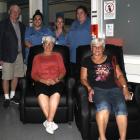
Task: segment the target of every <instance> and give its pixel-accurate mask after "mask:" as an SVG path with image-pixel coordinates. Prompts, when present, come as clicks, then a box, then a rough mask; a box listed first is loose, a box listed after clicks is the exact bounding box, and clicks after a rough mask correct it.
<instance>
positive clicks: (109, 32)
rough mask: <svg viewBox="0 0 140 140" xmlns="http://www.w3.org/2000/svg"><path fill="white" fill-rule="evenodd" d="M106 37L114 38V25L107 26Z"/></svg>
mask: <svg viewBox="0 0 140 140" xmlns="http://www.w3.org/2000/svg"><path fill="white" fill-rule="evenodd" d="M106 36H108V37H109V36H110V37H111V36H114V24H106Z"/></svg>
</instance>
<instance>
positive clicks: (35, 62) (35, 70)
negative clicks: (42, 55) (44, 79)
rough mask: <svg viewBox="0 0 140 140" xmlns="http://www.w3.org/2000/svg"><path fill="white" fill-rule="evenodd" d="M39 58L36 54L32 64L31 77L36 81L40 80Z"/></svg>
mask: <svg viewBox="0 0 140 140" xmlns="http://www.w3.org/2000/svg"><path fill="white" fill-rule="evenodd" d="M38 65H39V60H38V57H36V56H35V58H34V60H33V64H32V71H31V77H32V79H33V80H35V81H40V77H39V74H38V68H39V66H38Z"/></svg>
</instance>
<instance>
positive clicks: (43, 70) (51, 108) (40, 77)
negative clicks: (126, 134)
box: [31, 36, 66, 134]
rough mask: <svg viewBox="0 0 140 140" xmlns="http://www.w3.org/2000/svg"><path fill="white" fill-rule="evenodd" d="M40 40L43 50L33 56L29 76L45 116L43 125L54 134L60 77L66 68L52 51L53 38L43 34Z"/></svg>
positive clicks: (60, 89)
mask: <svg viewBox="0 0 140 140" xmlns="http://www.w3.org/2000/svg"><path fill="white" fill-rule="evenodd" d="M42 42H43V48H44V52H43V53H41V54H38V55H36V56H35V58H34V60H33V65H32V72H31V76H32V79H33V80H34V81H35V83H34V89H35V93H36V96H37V99H38V102H39V105H40V107H41V109H42V111H43V113H44V115H45V118H46V121H45V122H44V123H43V125H44V126H45V128H46V131H47V132H48V133H49V134H54V131H55V130H56V129H58V125H57V124H56V123H54V121H53V119H54V116H55V113H56V110H57V107H58V104H59V101H60V97H61V94H62V91H63V88H64V83H63V82H62V79H63V77H64V76H65V73H66V69H65V66H64V62H63V58H62V56H61V55H60V54H59V53H56V52H53V47H54V43H55V38H54V37H52V36H44V37H43V39H42Z"/></svg>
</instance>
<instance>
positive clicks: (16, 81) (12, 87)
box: [11, 77, 18, 91]
mask: <svg viewBox="0 0 140 140" xmlns="http://www.w3.org/2000/svg"><path fill="white" fill-rule="evenodd" d="M17 83H18V78H17V77H15V78H14V79H13V80H12V81H11V91H16V87H17Z"/></svg>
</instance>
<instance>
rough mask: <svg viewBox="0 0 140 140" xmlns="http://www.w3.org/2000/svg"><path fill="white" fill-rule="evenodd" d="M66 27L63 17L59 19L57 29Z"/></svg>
mask: <svg viewBox="0 0 140 140" xmlns="http://www.w3.org/2000/svg"><path fill="white" fill-rule="evenodd" d="M63 26H64V20H63V18H62V17H58V18H57V20H56V27H57V29H58V28H63Z"/></svg>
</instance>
